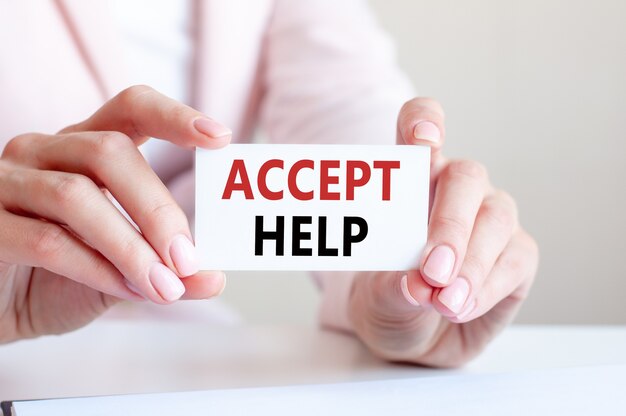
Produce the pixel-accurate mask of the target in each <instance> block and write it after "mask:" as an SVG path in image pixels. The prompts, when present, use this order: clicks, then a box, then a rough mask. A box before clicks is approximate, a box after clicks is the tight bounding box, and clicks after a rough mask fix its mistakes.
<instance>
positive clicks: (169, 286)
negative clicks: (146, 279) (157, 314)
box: [149, 263, 185, 302]
mask: <svg viewBox="0 0 626 416" xmlns="http://www.w3.org/2000/svg"><path fill="white" fill-rule="evenodd" d="M149 276H150V282H151V283H152V286H154V288H155V289H156V290H157V292H159V295H161V297H162V298H163V299H165V300H167V301H169V302H171V301H174V300H177V299H179V298H180V297H181V296H182V295H183V293H185V286H184V285H183V284H182V282H181V281H180V279H179V278H178V276H176V275H175V274H174V273H173V272H172V271H171V270H170V269H168V268H167V266H165V265H164V264H161V263H154V264H153V265H152V267H151V268H150V273H149Z"/></svg>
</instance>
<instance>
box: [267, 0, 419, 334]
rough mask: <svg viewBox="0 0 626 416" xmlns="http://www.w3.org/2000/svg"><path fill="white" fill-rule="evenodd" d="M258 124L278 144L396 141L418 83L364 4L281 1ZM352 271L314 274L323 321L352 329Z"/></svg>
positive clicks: (269, 37)
mask: <svg viewBox="0 0 626 416" xmlns="http://www.w3.org/2000/svg"><path fill="white" fill-rule="evenodd" d="M266 46H267V50H266V55H265V66H264V70H265V73H264V83H265V95H264V99H263V102H262V114H261V123H262V127H263V130H264V132H265V134H266V135H267V137H268V140H269V141H271V142H275V143H355V144H356V143H361V144H393V143H395V135H396V117H397V115H398V111H399V110H400V107H401V106H402V104H403V103H404V102H405V101H407V100H408V99H410V98H411V97H413V96H414V93H413V89H412V87H411V85H410V83H409V82H408V81H407V78H406V77H405V76H404V74H403V73H402V72H401V71H400V70H399V69H398V66H397V64H396V62H395V54H394V48H393V46H392V44H391V42H390V40H389V38H388V37H387V36H386V35H385V33H383V32H382V30H381V29H380V27H379V26H378V24H377V22H376V21H375V19H374V17H373V16H372V14H371V13H370V11H369V10H368V8H367V7H366V4H365V2H363V1H358V0H346V1H340V2H337V1H335V0H315V1H307V2H294V1H290V0H277V2H276V6H275V10H274V15H273V17H272V20H271V22H270V26H269V28H268V34H267V42H266ZM353 276H354V274H353V273H345V272H343V273H338V272H334V273H316V274H315V275H314V277H315V279H316V281H317V282H318V283H319V285H320V287H321V289H322V291H323V294H322V304H321V310H320V320H321V323H322V325H324V326H328V327H332V328H335V329H341V330H346V331H350V330H351V325H350V320H349V319H348V298H349V294H350V288H351V284H352V279H353Z"/></svg>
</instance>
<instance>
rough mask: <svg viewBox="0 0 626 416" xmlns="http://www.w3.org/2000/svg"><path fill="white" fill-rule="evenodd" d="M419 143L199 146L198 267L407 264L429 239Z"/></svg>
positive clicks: (412, 264) (425, 166) (426, 168)
mask: <svg viewBox="0 0 626 416" xmlns="http://www.w3.org/2000/svg"><path fill="white" fill-rule="evenodd" d="M429 172H430V150H429V148H428V147H423V146H365V145H263V144H247V145H246V144H231V145H229V146H227V147H225V148H223V149H219V150H204V149H197V150H196V216H195V221H196V222H195V223H196V234H195V239H196V246H197V248H198V251H199V254H200V257H201V267H202V269H205V270H409V269H414V268H416V267H417V262H418V260H419V258H420V255H421V252H422V250H423V248H424V245H425V243H426V232H427V217H428V186H429Z"/></svg>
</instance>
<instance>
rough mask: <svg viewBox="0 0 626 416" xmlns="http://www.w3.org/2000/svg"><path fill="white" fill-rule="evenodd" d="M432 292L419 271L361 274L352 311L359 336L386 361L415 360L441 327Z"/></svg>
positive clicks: (352, 297)
mask: <svg viewBox="0 0 626 416" xmlns="http://www.w3.org/2000/svg"><path fill="white" fill-rule="evenodd" d="M432 290H433V289H432V287H430V286H429V285H428V284H426V283H425V282H424V281H423V280H422V279H421V276H420V273H419V272H418V271H417V270H412V271H408V272H364V273H360V274H358V275H357V276H356V278H355V280H354V283H353V287H352V294H351V296H350V307H349V312H350V319H351V321H352V324H353V327H354V330H355V332H356V333H357V335H358V336H359V338H361V340H363V341H364V342H365V344H366V345H367V346H368V347H369V348H370V349H371V350H372V351H373V352H375V353H376V354H377V355H379V356H381V357H383V358H386V359H391V360H409V361H412V360H414V359H415V357H417V356H418V355H419V354H420V353H421V352H423V351H422V349H423V348H426V347H427V346H428V344H429V342H428V341H429V340H430V339H432V337H433V334H434V333H435V331H436V330H437V326H438V323H439V316H438V314H437V312H436V311H435V310H434V309H433V308H432V307H431V301H430V299H431V296H432Z"/></svg>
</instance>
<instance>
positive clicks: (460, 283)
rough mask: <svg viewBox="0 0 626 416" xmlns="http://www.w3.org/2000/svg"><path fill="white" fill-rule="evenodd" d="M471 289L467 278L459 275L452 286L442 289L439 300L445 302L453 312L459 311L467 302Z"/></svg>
mask: <svg viewBox="0 0 626 416" xmlns="http://www.w3.org/2000/svg"><path fill="white" fill-rule="evenodd" d="M469 291H470V286H469V282H468V281H467V279H465V278H463V277H459V278H457V279H456V280H455V281H454V282H452V284H451V285H450V286H447V287H444V288H443V289H441V292H439V297H438V298H439V302H441V303H443V304H444V306H445V307H446V308H448V309H450V311H452V313H459V312H461V310H462V309H463V305H465V302H467V297H468V296H469Z"/></svg>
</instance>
